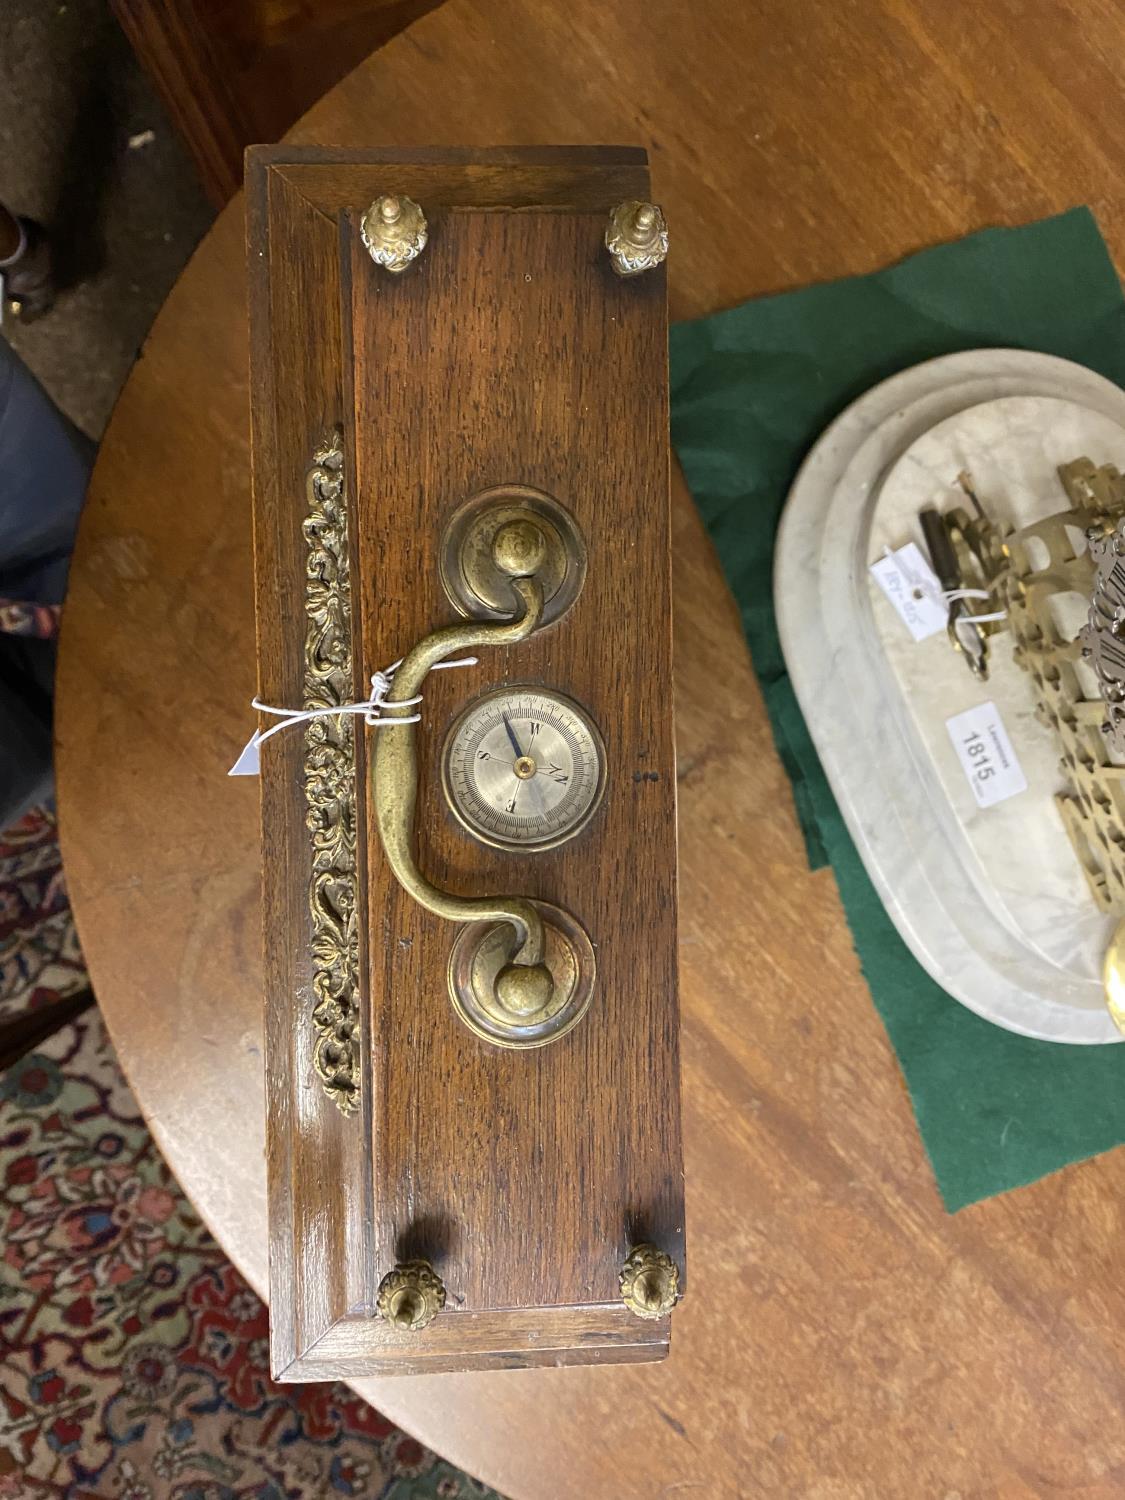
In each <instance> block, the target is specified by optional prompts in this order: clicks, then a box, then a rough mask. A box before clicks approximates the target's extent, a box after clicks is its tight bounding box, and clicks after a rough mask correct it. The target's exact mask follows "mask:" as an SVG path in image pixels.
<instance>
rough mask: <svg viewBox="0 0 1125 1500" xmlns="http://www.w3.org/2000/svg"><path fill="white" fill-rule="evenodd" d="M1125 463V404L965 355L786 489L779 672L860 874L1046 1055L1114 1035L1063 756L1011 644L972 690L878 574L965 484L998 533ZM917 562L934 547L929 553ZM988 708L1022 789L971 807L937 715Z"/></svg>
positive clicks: (956, 978)
mask: <svg viewBox="0 0 1125 1500" xmlns="http://www.w3.org/2000/svg"><path fill="white" fill-rule="evenodd" d="M1082 453H1086V454H1088V455H1089V457H1091V458H1092V459H1094V460H1095V462H1099V463H1100V462H1106V461H1112V462H1116V463H1118V464H1119V465H1120V466H1121V467H1123V468H1125V392H1122V391H1121V390H1120V389H1118V387H1116V386H1114V385H1112V384H1111V383H1109V382H1108V381H1105V380H1103V379H1101V378H1100V377H1099V376H1096V375H1094V374H1093V373H1092V372H1090V371H1088V370H1085V369H1083V368H1081V367H1080V366H1077V365H1072V364H1070V363H1068V362H1067V361H1064V360H1058V359H1054V358H1051V357H1049V356H1046V355H1037V354H1027V353H1023V352H1021V351H1016V350H976V351H972V352H970V353H966V354H957V355H951V356H948V357H947V358H945V359H939V360H934V361H932V362H930V363H928V364H925V365H920V366H918V367H916V368H915V369H912V370H908V371H905V372H904V373H903V374H901V375H899V376H896V377H894V378H893V379H892V380H889V381H887V382H885V383H884V384H883V385H881V386H877V387H875V388H874V389H873V390H871V391H869V392H867V394H866V395H865V396H863V397H862V398H861V399H860V400H859V401H857V402H856V403H855V404H854V405H853V406H852V407H850V408H849V409H848V411H846V412H845V413H844V414H843V415H842V416H841V417H840V418H838V419H837V421H836V422H835V423H833V425H832V426H831V427H830V428H829V429H828V430H827V432H826V433H825V434H824V435H823V436H822V437H821V439H820V440H819V442H818V443H817V445H816V447H815V448H814V449H813V451H812V452H811V454H810V455H809V457H808V459H807V460H806V462H805V464H804V465H803V467H802V469H801V472H800V474H799V475H798V477H797V480H796V482H795V484H794V486H793V489H792V491H791V493H790V497H789V500H788V503H787V505H786V509H785V514H784V516H783V519H782V526H781V530H780V533H779V537H778V545H777V554H776V561H775V573H774V581H775V600H776V605H777V613H778V623H779V628H780V631H781V639H782V647H783V650H784V652H785V658H786V662H787V665H788V667H789V671H790V675H791V677H792V680H793V684H794V687H795V689H796V692H797V696H798V699H799V701H800V703H801V707H802V711H803V712H804V714H805V718H806V720H807V721H808V724H809V729H810V732H811V734H812V737H813V741H814V743H815V745H816V747H817V751H818V753H819V754H820V757H821V760H822V761H823V763H824V766H825V769H826V771H827V774H828V777H829V781H830V782H831V784H832V788H833V791H834V793H835V795H836V797H837V800H838V801H839V803H840V806H841V810H842V811H843V814H844V816H845V818H846V820H847V822H848V826H849V828H850V830H851V833H852V836H853V837H854V839H855V841H856V844H857V847H858V848H859V851H860V853H861V855H862V857H863V860H864V863H865V865H866V867H867V870H868V873H869V875H870V876H871V878H872V880H873V881H874V883H875V885H876V888H877V889H878V890H879V893H880V895H881V897H882V899H883V901H884V903H885V905H886V907H887V910H888V912H889V913H890V915H891V917H892V918H893V920H894V921H895V923H896V925H897V926H898V928H899V931H900V932H901V933H902V935H903V937H904V938H905V940H906V941H907V943H908V944H909V945H910V947H911V949H912V950H913V951H914V953H915V955H916V956H917V957H918V959H919V960H920V962H921V963H922V964H923V965H924V966H925V967H926V969H927V970H928V971H929V972H930V973H931V974H932V975H933V977H934V978H935V979H936V980H937V981H938V983H939V984H941V985H942V986H943V987H944V988H945V989H946V990H948V991H949V992H950V994H952V995H954V996H955V997H956V998H957V999H958V1000H960V1001H962V1002H963V1003H964V1004H965V1005H967V1006H969V1007H970V1009H972V1010H974V1011H976V1012H977V1013H978V1014H980V1015H982V1016H984V1017H986V1018H987V1019H989V1020H991V1021H995V1022H996V1023H997V1024H999V1025H1001V1026H1004V1027H1006V1028H1008V1029H1009V1030H1012V1031H1017V1032H1021V1033H1023V1034H1026V1035H1029V1036H1036V1037H1041V1038H1044V1039H1048V1040H1053V1041H1065V1042H1076V1043H1097V1042H1111V1041H1117V1040H1119V1039H1120V1038H1119V1035H1118V1033H1117V1031H1116V1028H1115V1027H1114V1026H1113V1023H1112V1021H1111V1020H1110V1018H1109V1015H1108V1013H1107V1012H1106V1009H1105V1004H1104V999H1103V996H1102V989H1101V983H1100V979H1099V978H1098V970H1099V965H1100V961H1101V954H1102V952H1103V951H1104V948H1105V944H1106V941H1107V937H1108V931H1109V929H1110V928H1111V927H1112V925H1113V924H1112V923H1111V922H1107V919H1105V918H1104V917H1101V916H1100V915H1099V914H1098V912H1097V910H1096V908H1095V907H1094V905H1093V902H1092V900H1091V898H1090V896H1089V894H1088V893H1087V890H1086V886H1085V881H1084V879H1083V877H1082V874H1081V871H1080V870H1079V868H1078V865H1077V862H1076V861H1075V859H1074V856H1073V853H1072V852H1071V849H1070V844H1069V841H1068V840H1067V838H1066V835H1065V833H1064V831H1063V829H1062V826H1061V824H1060V822H1059V819H1058V814H1057V812H1056V810H1055V806H1054V802H1053V795H1054V793H1055V791H1056V790H1059V789H1060V787H1061V782H1060V779H1059V776H1058V771H1057V765H1056V762H1057V752H1056V751H1055V749H1054V745H1053V741H1052V738H1051V736H1050V735H1049V734H1048V733H1047V731H1045V730H1043V729H1042V728H1041V727H1040V726H1039V724H1038V723H1037V722H1035V721H1034V719H1033V718H1032V713H1033V709H1034V701H1033V696H1032V692H1031V687H1030V684H1029V683H1028V682H1027V680H1026V679H1025V677H1024V674H1023V673H1022V672H1020V670H1019V669H1018V668H1017V667H1015V665H1014V664H1013V663H1012V662H1011V661H1010V646H1009V645H1008V643H1007V641H1006V638H1005V636H1004V635H1002V634H1001V635H998V636H996V637H994V638H993V646H992V671H991V674H990V681H989V682H988V683H987V684H985V685H983V686H982V685H980V684H978V683H977V682H975V680H974V679H973V678H972V677H971V676H970V674H969V672H968V670H967V668H966V667H965V666H964V665H963V663H962V662H961V661H960V660H959V659H958V657H957V656H956V655H955V653H954V652H953V651H952V650H951V649H950V647H949V646H948V645H947V644H946V640H945V637H944V635H937V636H933V637H931V638H930V639H929V640H926V641H923V642H919V643H915V642H913V641H912V640H911V638H910V635H909V633H908V632H907V631H906V629H905V627H904V626H903V625H902V623H901V622H900V621H899V619H898V617H897V616H896V615H895V614H894V611H893V610H892V609H891V607H890V605H889V603H888V602H887V601H886V600H885V599H884V597H883V596H882V594H881V592H880V591H879V590H878V589H877V588H875V587H874V585H873V584H872V582H871V580H870V578H869V574H868V565H869V563H870V562H872V561H873V560H874V559H875V558H876V557H877V556H879V555H880V554H881V552H882V550H883V547H884V545H889V546H892V547H897V546H900V545H902V544H903V543H904V542H906V541H908V540H911V539H913V540H916V541H918V542H919V544H920V545H922V537H921V532H920V529H919V528H918V526H917V520H916V517H917V512H918V510H919V509H921V508H922V506H924V505H926V504H934V503H937V504H938V505H939V506H944V505H945V504H947V503H948V501H949V499H950V494H949V486H950V483H951V481H952V480H953V479H954V478H955V476H956V474H957V472H958V470H959V469H961V468H968V469H969V470H970V472H971V473H972V474H973V477H974V480H975V481H976V482H977V487H978V490H979V492H980V494H981V495H982V498H984V499H985V502H986V504H987V503H991V504H992V505H993V507H994V508H995V510H996V512H997V516H998V518H999V519H1007V520H1010V521H1011V522H1012V523H1013V524H1017V525H1018V524H1021V523H1022V522H1023V521H1025V520H1029V519H1032V518H1033V517H1035V516H1038V515H1044V514H1048V513H1050V512H1051V511H1052V510H1058V509H1060V508H1062V506H1063V505H1064V504H1065V497H1064V496H1063V493H1062V490H1061V486H1059V484H1058V481H1057V479H1056V478H1055V474H1054V469H1055V466H1056V465H1057V464H1058V463H1061V462H1063V461H1065V460H1066V459H1070V458H1074V457H1077V456H1078V455H1079V454H1082ZM923 550H924V547H923ZM987 699H992V701H994V702H995V703H997V705H998V706H999V707H1000V708H1001V711H1002V714H1003V717H1004V720H1005V723H1006V725H1007V728H1008V731H1009V734H1010V735H1011V736H1012V738H1013V740H1014V741H1015V743H1016V748H1017V751H1018V753H1019V755H1020V758H1021V762H1022V763H1023V767H1024V770H1025V773H1026V774H1027V778H1028V783H1029V785H1028V790H1027V791H1026V792H1023V793H1020V794H1019V795H1018V796H1016V797H1014V798H1012V799H1011V800H1010V801H1008V802H1004V803H1000V804H998V805H997V806H995V807H992V808H988V809H986V810H979V809H978V808H977V807H976V805H975V802H974V800H973V797H972V794H971V791H970V789H969V787H968V784H967V783H966V781H965V779H964V776H963V774H962V772H961V770H960V768H959V766H958V764H957V761H956V759H955V757H954V754H953V750H952V747H951V745H950V743H949V739H948V736H947V734H946V731H945V720H946V719H947V718H948V717H950V716H951V715H952V714H954V713H957V712H959V711H961V710H962V709H965V708H969V707H972V706H973V705H974V704H976V703H980V702H983V701H985V700H987Z"/></svg>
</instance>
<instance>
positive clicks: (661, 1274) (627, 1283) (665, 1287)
mask: <svg viewBox="0 0 1125 1500" xmlns="http://www.w3.org/2000/svg"><path fill="white" fill-rule="evenodd" d="M679 1296H680V1272H679V1269H678V1267H677V1265H676V1262H675V1261H674V1260H673V1259H672V1257H671V1256H670V1255H665V1253H664V1251H663V1250H658V1249H657V1248H656V1246H655V1245H637V1246H636V1248H635V1249H633V1250H631V1251H630V1252H629V1255H628V1257H627V1259H626V1261H625V1264H624V1265H623V1266H622V1268H621V1298H622V1301H623V1302H624V1303H625V1306H626V1307H627V1308H628V1309H629V1311H630V1312H631V1313H634V1314H635V1315H636V1316H637V1317H638V1318H663V1317H664V1316H665V1315H666V1314H668V1313H670V1312H671V1311H672V1309H673V1307H675V1305H676V1303H677V1301H678V1300H679Z"/></svg>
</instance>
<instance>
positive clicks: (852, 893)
mask: <svg viewBox="0 0 1125 1500" xmlns="http://www.w3.org/2000/svg"><path fill="white" fill-rule="evenodd" d="M1000 345H1002V346H1006V347H1018V348H1024V349H1036V350H1041V351H1044V352H1046V353H1049V354H1057V355H1062V356H1064V357H1065V358H1067V359H1073V360H1077V361H1078V362H1079V363H1081V364H1084V365H1088V366H1089V367H1090V368H1091V369H1093V370H1097V371H1098V372H1099V373H1100V374H1102V375H1105V376H1108V377H1109V378H1110V379H1111V380H1114V381H1116V382H1117V383H1118V384H1121V385H1125V300H1123V298H1122V294H1121V287H1120V285H1119V283H1118V280H1117V276H1116V274H1115V272H1114V269H1113V265H1112V263H1111V261H1110V258H1109V255H1108V253H1107V251H1106V247H1105V244H1104V243H1103V241H1102V238H1101V235H1100V234H1099V233H1098V229H1097V225H1096V224H1095V222H1094V219H1093V217H1092V215H1091V214H1090V213H1089V212H1088V211H1087V210H1086V209H1074V210H1072V211H1071V212H1070V213H1066V214H1062V215H1060V216H1059V217H1058V218H1054V219H1047V220H1044V221H1043V222H1042V223H1039V224H1031V225H1028V226H1027V227H1025V228H1022V229H991V230H985V231H983V232H982V233H980V234H974V235H972V236H970V237H969V238H968V239H965V240H962V241H960V242H959V243H957V244H953V245H941V246H938V247H937V248H936V249H933V250H926V251H923V252H922V253H921V254H919V255H915V256H912V257H911V258H910V259H909V260H906V261H903V262H902V263H901V264H900V265H895V266H892V267H890V268H889V269H888V270H885V271H880V272H877V273H876V274H874V275H871V276H859V277H854V278H852V279H850V280H847V281H839V282H835V283H832V284H829V285H825V286H814V287H809V288H807V289H806V290H803V291H797V292H789V293H783V294H781V295H779V296H774V297H764V298H762V299H760V300H759V301H756V302H748V303H746V304H744V305H743V306H741V307H737V308H734V309H733V310H732V311H730V312H726V313H719V314H717V315H716V316H714V317H711V318H705V319H701V320H700V321H698V322H695V323H684V324H681V325H679V326H678V327H676V328H674V329H673V330H672V438H673V442H674V444H675V447H676V451H677V453H678V454H679V457H680V461H681V462H682V464H683V467H684V471H685V473H686V475H687V480H688V483H689V485H690V487H691V490H692V493H693V495H694V496H695V500H696V502H697V504H698V506H699V509H700V511H701V512H702V514H703V518H704V520H705V522H706V523H707V526H708V529H709V530H710V533H711V536H712V538H713V539H714V542H715V545H716V547H717V549H718V553H719V557H720V558H721V560H722V563H723V567H724V569H725V571H726V575H727V578H728V580H729V582H730V585H731V588H732V589H733V590H734V594H735V597H736V598H737V600H738V603H739V607H740V609H741V612H742V623H743V628H744V630H745V632H746V638H747V640H748V642H749V645H750V651H751V654H752V656H753V660H754V666H755V669H756V671H757V673H758V676H759V678H760V679H761V683H762V688H763V691H764V693H765V699H766V706H767V708H768V710H769V714H770V719H771V721H772V724H773V732H774V736H775V739H776V741H777V746H778V749H779V751H780V753H781V757H782V760H783V762H784V764H785V767H786V770H787V771H788V773H789V775H790V777H791V779H792V782H793V791H794V796H795V798H796V804H797V810H798V813H799V816H800V819H801V825H802V827H803V829H804V832H805V837H806V840H807V844H808V851H809V857H810V860H811V862H812V864H813V866H814V868H815V867H816V866H817V865H819V864H823V863H824V862H825V861H828V862H830V863H831V865H832V867H833V869H834V871H835V873H836V879H837V882H838V884H839V887H840V894H841V897H842V898H843V903H844V909H845V911H846V912H847V916H848V921H849V923H850V924H851V929H852V934H853V936H854V938H855V943H856V948H857V951H858V953H859V956H860V960H861V962H862V965H863V972H864V974H865V976H866V978H867V982H868V983H869V985H870V986H871V994H872V997H873V999H874V1001H875V1004H876V1006H877V1007H878V1009H879V1013H880V1015H881V1016H882V1018H883V1021H884V1024H885V1025H886V1028H887V1031H888V1034H889V1035H890V1038H891V1041H892V1043H893V1044H894V1048H895V1051H896V1052H897V1053H898V1057H899V1061H900V1062H901V1064H902V1069H903V1072H904V1074H905V1075H906V1082H907V1084H908V1086H909V1088H910V1093H911V1097H912V1099H913V1101H914V1110H915V1113H916V1115H917V1118H918V1127H919V1129H920V1131H921V1133H922V1139H923V1141H924V1142H925V1146H926V1150H927V1151H928V1152H929V1156H930V1160H931V1162H932V1163H933V1168H934V1172H935V1174H936V1176H937V1180H938V1186H939V1187H940V1189H941V1193H942V1196H943V1198H944V1200H945V1203H946V1206H947V1207H948V1208H950V1209H951V1210H952V1209H957V1208H960V1207H962V1206H963V1205H964V1204H966V1203H972V1202H975V1201H976V1200H977V1199H979V1198H985V1197H988V1196H989V1195H990V1194H993V1193H999V1192H1003V1191H1004V1190H1005V1189H1006V1188H1011V1187H1016V1186H1018V1185H1019V1184H1021V1183H1026V1182H1032V1181H1034V1180H1035V1179H1036V1178H1038V1177H1042V1176H1044V1175H1045V1174H1046V1173H1048V1172H1052V1171H1054V1170H1056V1169H1057V1168H1058V1167H1061V1166H1064V1165H1065V1164H1066V1163H1067V1162H1071V1161H1077V1160H1079V1159H1081V1158H1083V1157H1086V1156H1092V1155H1095V1154H1096V1153H1097V1152H1099V1151H1105V1150H1107V1149H1108V1148H1109V1147H1111V1146H1116V1145H1117V1144H1118V1143H1119V1142H1121V1141H1123V1140H1125V1045H1123V1046H1113V1045H1109V1046H1103V1047H1067V1046H1060V1045H1058V1044H1054V1043H1050V1042H1036V1041H1031V1040H1028V1039H1027V1038H1025V1037H1019V1036H1014V1035H1012V1034H1011V1033H1010V1032H1006V1031H1002V1030H1001V1029H1000V1028H999V1027H996V1026H991V1025H989V1023H988V1022H987V1021H982V1020H981V1019H980V1018H979V1017H977V1016H975V1015H973V1014H972V1013H971V1012H970V1011H968V1010H966V1009H965V1008H964V1006H962V1005H960V1004H958V1003H957V1001H955V1000H953V999H951V998H950V997H949V996H948V995H946V994H945V992H944V991H943V990H942V989H940V988H939V986H938V985H936V984H935V983H934V981H933V980H932V979H931V978H930V977H929V975H928V974H927V973H926V972H925V970H924V969H922V967H921V966H920V965H919V964H918V962H917V960H916V959H915V958H914V957H913V955H912V954H911V953H910V951H909V949H908V948H907V947H906V944H905V943H904V942H903V941H902V939H901V938H900V937H899V935H898V933H897V931H896V930H895V927H894V925H893V924H892V922H891V920H890V918H889V917H888V916H887V915H886V913H885V911H884V910H883V906H882V903H881V902H880V900H879V898H878V896H877V895H876V893H875V890H874V887H873V886H872V884H871V882H870V880H869V879H868V877H867V874H866V872H865V870H864V868H863V864H862V862H861V860H860V858H859V855H858V854H857V852H856V849H855V846H854V844H853V843H852V841H851V838H850V836H849V834H848V832H847V829H846V827H845V825H844V821H843V819H842V817H841V816H840V813H839V810H838V809H837V807H836V804H835V801H834V799H833V796H832V793H831V791H830V790H829V787H828V782H827V780H826V778H825V775H824V772H823V770H822V769H821V766H820V762H819V761H818V759H817V756H816V752H815V750H814V749H813V746H812V741H811V740H810V738H809V734H808V730H807V729H806V727H805V723H804V720H803V719H802V717H801V712H800V710H799V708H798V707H797V700H796V698H795V696H794V693H793V689H792V686H791V685H790V682H789V678H788V676H787V675H786V671H785V663H784V661H783V659H782V655H781V646H780V642H779V640H778V634H777V622H776V620H775V617H774V612H773V599H772V590H771V582H770V573H771V566H772V561H773V542H774V535H775V532H776V529H777V522H778V517H779V516H780V514H781V508H782V505H783V503H784V500H785V495H786V492H787V490H788V488H789V485H790V484H791V483H792V480H793V478H794V476H795V474H796V472H797V467H798V465H799V463H800V461H801V459H802V458H803V456H804V455H805V453H806V452H807V451H808V449H809V447H810V446H811V444H812V443H813V442H814V441H815V439H816V438H817V436H818V435H819V434H820V432H821V431H822V430H823V429H824V427H825V426H826V425H827V424H828V423H829V422H830V421H831V420H832V418H833V417H835V416H836V415H837V414H838V413H839V412H840V411H841V410H842V409H843V408H844V407H845V406H847V405H848V403H849V402H851V401H853V400H854V399H855V398H856V397H857V396H859V395H861V394H862V393H863V392H864V391H866V390H867V389H868V387H870V386H872V385H874V384H875V383H876V382H877V381H880V380H882V379H884V378H885V377H886V376H888V375H893V374H894V373H895V372H896V371H898V370H902V369H905V368H906V367H907V366H908V365H913V364H917V363H918V362H919V361H920V360H925V359H932V358H933V357H934V356H935V355H938V354H948V353H951V352H953V351H954V350H958V349H972V348H979V347H982V346H993V347H995V346H1000ZM747 919H748V920H750V914H749V913H748V914H747Z"/></svg>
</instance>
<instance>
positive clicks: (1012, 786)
mask: <svg viewBox="0 0 1125 1500" xmlns="http://www.w3.org/2000/svg"><path fill="white" fill-rule="evenodd" d="M945 727H946V729H948V730H949V738H950V739H951V740H952V741H953V748H954V750H956V752H957V759H958V760H959V761H960V762H961V769H962V770H963V771H964V773H965V775H966V777H967V778H968V782H969V785H970V786H971V787H972V789H973V796H974V797H975V798H976V799H977V806H978V807H993V806H994V805H995V804H996V803H997V802H1006V801H1007V800H1008V798H1009V797H1014V796H1015V795H1016V794H1017V793H1018V792H1026V791H1027V777H1026V776H1025V775H1024V774H1023V768H1022V767H1021V766H1020V763H1019V760H1018V759H1017V757H1016V752H1015V751H1014V750H1013V749H1012V742H1011V740H1010V739H1009V738H1008V731H1007V730H1006V729H1005V728H1004V721H1003V719H1001V717H1000V711H999V709H998V708H997V707H996V705H995V703H982V704H981V705H980V706H979V707H978V708H967V709H966V710H965V712H964V713H963V714H954V715H953V717H952V719H946V721H945Z"/></svg>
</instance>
